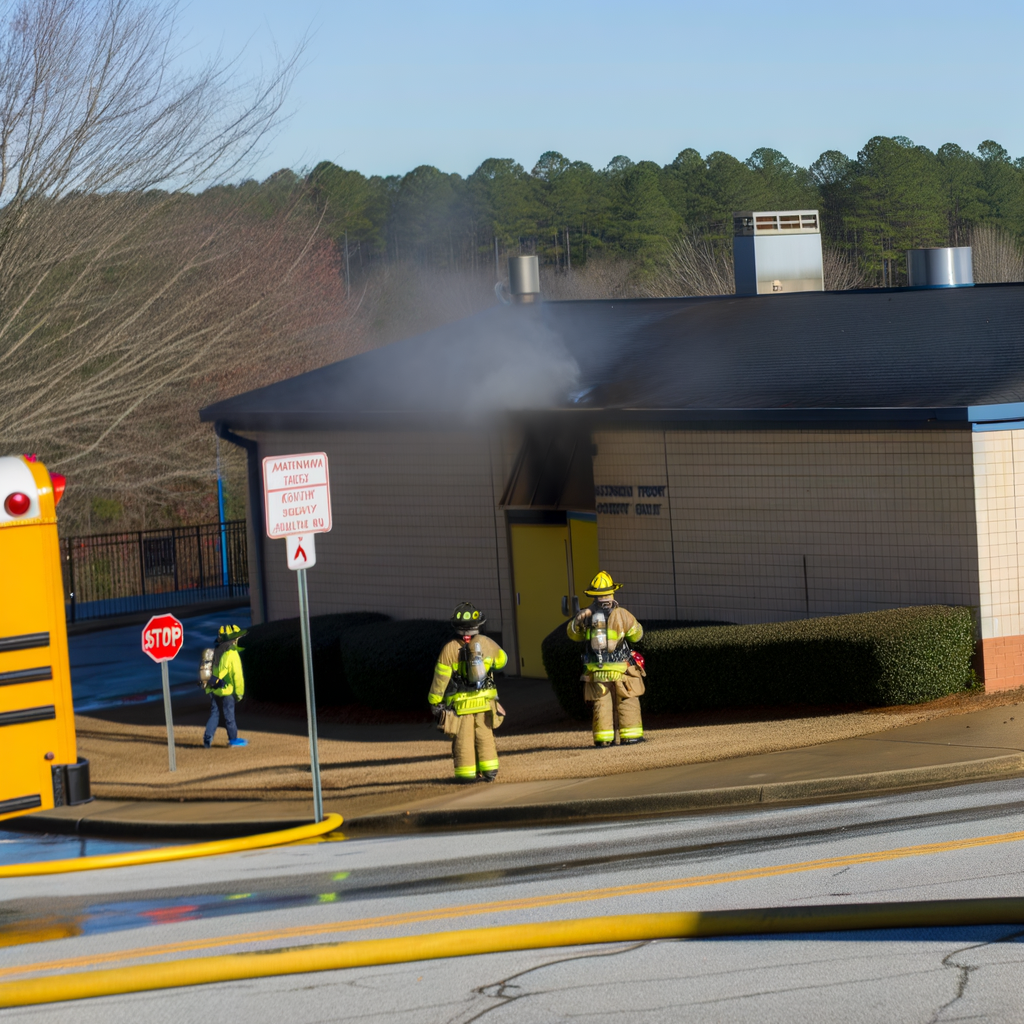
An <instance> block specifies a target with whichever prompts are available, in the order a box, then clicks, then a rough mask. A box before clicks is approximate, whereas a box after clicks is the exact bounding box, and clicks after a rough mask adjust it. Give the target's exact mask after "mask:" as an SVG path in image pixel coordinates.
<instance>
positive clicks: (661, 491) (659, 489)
mask: <svg viewBox="0 0 1024 1024" xmlns="http://www.w3.org/2000/svg"><path fill="white" fill-rule="evenodd" d="M667 489H668V488H667V485H666V484H658V485H656V486H651V485H647V484H640V485H639V486H638V487H637V489H636V496H637V497H638V498H664V497H665V491H666V490H667Z"/></svg>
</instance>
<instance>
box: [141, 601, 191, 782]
mask: <svg viewBox="0 0 1024 1024" xmlns="http://www.w3.org/2000/svg"><path fill="white" fill-rule="evenodd" d="M184 642H185V629H184V627H183V626H182V624H181V622H180V621H179V620H178V619H176V618H175V617H174V616H173V615H171V614H170V613H165V614H163V615H154V616H153V617H152V618H151V619H150V620H149V622H147V623H146V625H145V626H144V627H143V629H142V653H143V654H147V655H149V657H150V658H152V659H153V660H154V661H155V662H157V663H158V664H159V665H160V681H161V683H162V685H163V691H164V722H165V723H166V725H167V770H168V771H170V772H173V771H176V770H177V765H176V764H175V758H174V716H173V714H172V713H171V680H170V677H169V675H168V672H167V662H169V661H172V660H173V659H174V658H176V657H177V656H178V652H179V651H180V650H181V646H182V644H183V643H184Z"/></svg>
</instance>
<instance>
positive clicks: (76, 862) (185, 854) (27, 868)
mask: <svg viewBox="0 0 1024 1024" xmlns="http://www.w3.org/2000/svg"><path fill="white" fill-rule="evenodd" d="M341 823H342V817H341V815H340V814H328V815H327V816H326V817H325V818H324V820H323V821H319V822H315V823H314V824H312V825H299V826H298V827H297V828H286V829H282V830H281V831H280V832H261V833H259V834H258V835H254V836H242V837H241V838H240V839H217V840H215V841H213V842H210V843H190V844H189V845H188V846H160V847H157V848H156V849H154V850H135V851H133V852H131V853H108V854H103V855H101V856H99V857H76V858H71V859H68V860H44V861H40V862H39V863H37V864H6V865H0V878H27V877H29V876H31V875H59V874H63V873H64V872H66V871H95V870H96V869H97V868H123V867H130V866H132V865H135V864H160V863H162V862H163V861H168V860H188V859H190V858H192V857H212V856H213V855H214V854H217V853H239V852H240V851H242V850H261V849H264V848H265V847H268V846H283V845H285V844H286V843H295V842H299V841H300V840H302V839H312V838H314V837H316V836H322V835H326V834H327V833H328V832H333V831H335V829H338V828H340V827H341Z"/></svg>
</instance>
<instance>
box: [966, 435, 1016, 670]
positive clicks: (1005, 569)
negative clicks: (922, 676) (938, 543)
mask: <svg viewBox="0 0 1024 1024" xmlns="http://www.w3.org/2000/svg"><path fill="white" fill-rule="evenodd" d="M972 443H973V449H974V493H975V509H976V516H977V521H978V577H979V604H980V614H979V632H980V640H981V642H980V653H981V659H980V660H981V670H982V673H983V675H984V678H985V689H986V690H1006V689H1012V688H1014V687H1018V686H1024V615H1022V608H1021V600H1020V581H1021V569H1022V568H1024V432H1022V431H1017V430H991V431H989V430H983V431H978V432H976V433H974V434H973V435H972Z"/></svg>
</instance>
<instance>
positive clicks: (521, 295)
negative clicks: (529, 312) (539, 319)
mask: <svg viewBox="0 0 1024 1024" xmlns="http://www.w3.org/2000/svg"><path fill="white" fill-rule="evenodd" d="M508 290H509V293H510V294H511V295H512V301H513V302H522V303H526V302H539V301H540V261H539V260H538V259H537V257H536V256H509V258H508Z"/></svg>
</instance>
